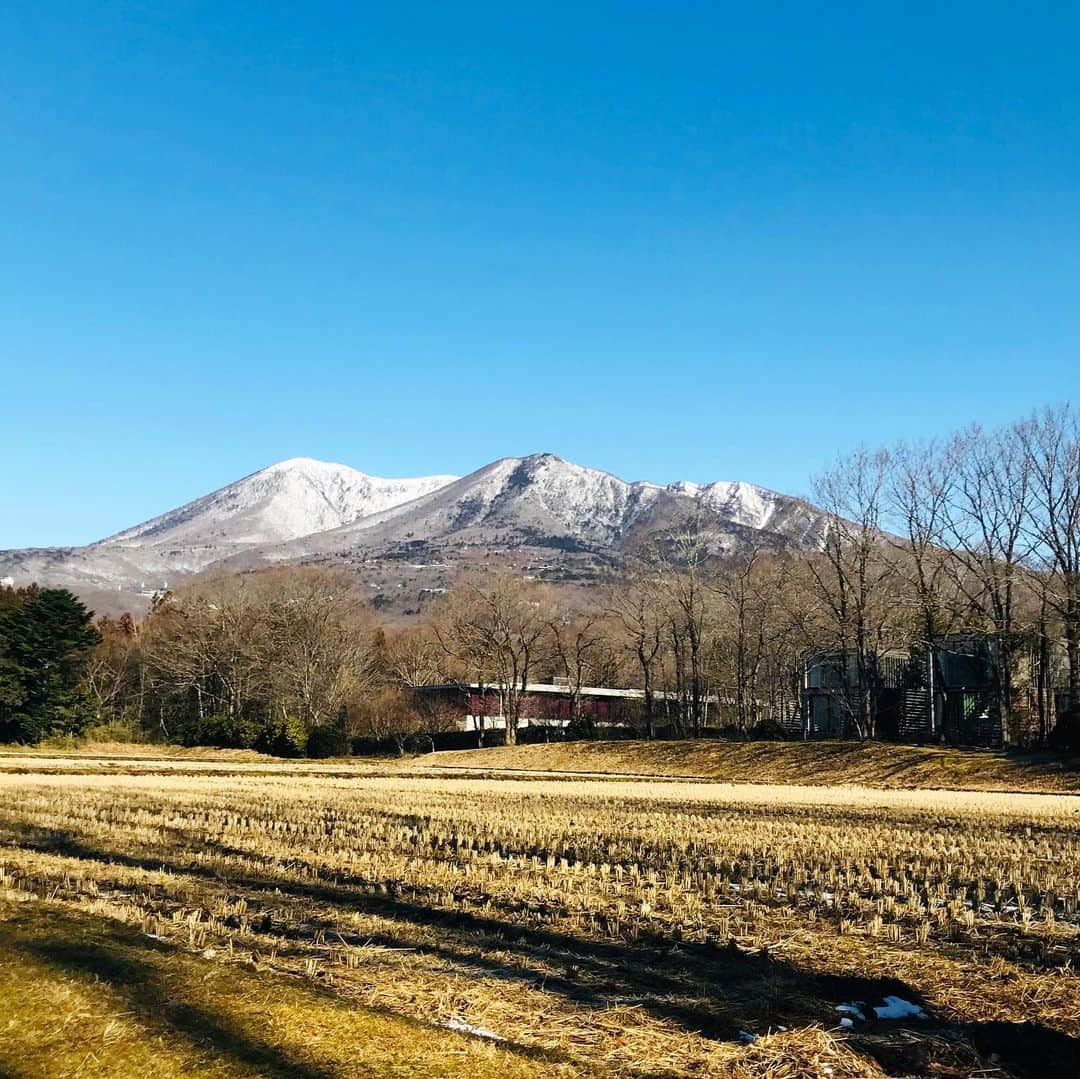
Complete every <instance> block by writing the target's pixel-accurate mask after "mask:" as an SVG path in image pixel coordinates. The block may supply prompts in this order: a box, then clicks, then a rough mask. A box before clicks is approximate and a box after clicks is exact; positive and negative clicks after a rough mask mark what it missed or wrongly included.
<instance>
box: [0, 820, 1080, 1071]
mask: <svg viewBox="0 0 1080 1079" xmlns="http://www.w3.org/2000/svg"><path fill="white" fill-rule="evenodd" d="M19 843H20V845H22V846H24V847H27V848H30V849H35V850H41V851H47V852H50V853H55V854H63V855H65V856H67V857H71V858H76V859H79V860H83V861H87V862H105V863H109V862H111V863H114V864H118V865H122V866H127V867H132V868H138V869H146V870H152V871H157V870H164V871H166V872H169V873H175V874H178V875H187V876H189V877H200V878H204V879H206V880H208V881H213V882H215V883H217V884H218V885H219V886H220V887H222V888H224V889H227V891H228V893H229V894H230V895H231V896H233V897H236V896H238V895H242V896H243V897H244V898H245V899H246V900H247V903H248V912H249V915H250V918H251V925H252V928H253V929H254V930H255V931H256V932H258V933H260V934H263V935H265V936H267V937H268V938H270V939H271V940H273V941H275V942H281V944H282V945H283V946H281V947H279V948H278V951H279V953H280V954H287V951H286V946H284V942H286V941H294V942H296V943H297V944H298V945H310V944H312V943H313V942H314V939H315V937H316V934H317V933H319V932H320V931H321V933H322V934H323V935H325V937H326V938H327V939H331V938H336V939H340V940H341V941H342V942H343V943H344V944H346V945H350V946H361V945H376V946H381V947H386V948H393V949H398V950H405V951H412V952H415V953H417V954H418V955H421V954H422V955H428V956H434V957H437V958H438V959H439V960H442V961H444V962H446V963H450V964H453V965H454V966H455V967H457V968H458V969H463V970H466V971H468V970H473V971H476V972H477V973H478V974H481V975H483V976H485V977H489V978H493V979H497V980H504V981H508V982H509V981H513V982H517V983H521V984H524V985H527V986H529V987H530V988H532V989H535V990H538V991H542V992H545V993H550V994H554V995H557V996H559V997H562V998H564V999H566V1000H568V1001H572V1002H574V1003H575V1004H577V1005H579V1006H581V1007H584V1008H596V1009H605V1008H610V1007H613V1006H617V1005H632V1006H634V1007H637V1008H640V1009H641V1010H642V1011H643V1012H645V1013H647V1014H650V1015H652V1016H654V1017H656V1018H658V1019H662V1020H666V1021H668V1022H673V1023H676V1024H678V1025H680V1026H681V1027H682V1028H684V1029H685V1030H687V1031H688V1032H694V1033H697V1034H701V1035H703V1036H705V1037H708V1038H713V1039H720V1040H737V1039H739V1038H740V1035H741V1032H743V1031H750V1032H752V1033H765V1032H766V1031H767V1030H769V1029H776V1028H777V1027H780V1026H783V1027H787V1028H789V1029H797V1028H799V1027H804V1026H807V1025H809V1024H814V1023H817V1024H821V1025H824V1026H826V1027H835V1026H836V1025H837V1023H838V1019H839V1016H838V1015H837V1013H836V1005H838V1004H841V1003H846V1002H851V1001H860V1002H863V1003H864V1004H866V1005H868V1006H871V1007H872V1005H873V1004H874V1003H875V1002H880V1001H882V999H883V998H884V997H886V996H889V995H893V996H898V997H901V998H903V999H904V1000H907V1001H911V1002H913V1003H918V1004H924V1001H923V1000H922V997H921V996H920V994H919V992H918V991H917V990H916V989H914V988H913V987H912V986H910V985H908V984H906V983H905V982H902V981H900V980H897V979H889V978H860V977H846V976H838V975H829V974H820V973H817V972H814V971H808V970H805V969H802V968H800V967H798V966H796V965H794V964H792V963H789V962H787V961H785V960H779V959H776V958H774V957H772V956H770V955H768V954H767V953H764V952H761V953H747V952H745V951H743V950H742V949H740V948H739V947H738V946H737V945H736V944H735V942H734V941H731V942H729V943H728V944H727V945H716V944H702V943H696V942H687V941H678V940H675V939H672V938H670V937H661V936H653V937H648V938H646V937H642V938H640V939H639V940H638V941H636V942H634V943H633V944H621V943H614V942H610V941H604V940H596V939H592V938H589V937H584V936H577V935H573V934H570V933H566V932H561V931H558V930H556V929H553V928H547V927H545V926H543V925H535V924H530V925H524V924H520V923H519V922H517V921H515V920H514V918H515V916H519V915H520V914H522V913H523V911H524V907H523V906H522V907H507V908H504V909H502V910H500V911H495V912H491V913H489V912H488V910H484V911H482V912H477V911H475V910H447V909H443V908H441V907H438V906H435V905H434V903H435V902H437V899H436V896H437V895H438V894H439V890H437V889H434V888H433V889H424V888H420V887H414V886H410V887H409V888H408V889H396V888H395V887H394V886H393V884H389V885H387V884H386V883H385V882H380V881H372V880H366V879H363V878H358V877H352V876H349V875H347V874H338V875H337V878H336V880H335V881H333V882H326V881H314V880H313V881H304V880H300V881H298V880H295V879H290V878H289V877H285V876H278V875H275V874H272V873H267V874H259V873H252V872H250V871H241V872H236V873H234V872H231V867H228V866H222V865H221V864H220V863H219V864H217V865H216V866H210V865H205V864H202V863H196V862H192V863H190V864H186V863H185V862H184V861H183V859H182V858H181V859H176V857H175V852H170V857H161V856H157V855H153V854H146V855H136V854H126V853H121V852H117V851H110V850H105V849H99V848H96V847H94V846H92V845H89V844H87V843H86V842H85V841H84V840H82V839H80V838H78V837H76V836H75V835H73V834H71V833H69V832H66V831H63V830H49V829H37V830H34V829H24V830H23V832H22V834H21V835H20V837H19ZM208 846H209V847H210V848H211V849H214V848H215V844H214V843H213V842H212V841H211V843H210V844H208ZM216 853H218V854H221V855H223V856H225V857H229V856H237V857H241V858H243V857H250V856H249V855H248V853H247V852H245V851H242V850H237V849H234V848H231V847H224V846H222V848H221V849H220V850H217V851H216ZM380 889H381V890H380ZM428 898H430V899H431V904H432V905H429V904H428V903H427V902H425V900H426V899H428ZM312 904H315V905H318V906H319V907H322V908H323V909H322V910H321V911H316V910H313V909H312ZM290 908H292V912H293V913H294V914H295V915H296V917H294V918H289V917H283V916H282V912H284V911H286V910H289V909H290ZM326 908H339V909H341V910H342V911H343V912H348V913H349V914H352V913H355V912H357V911H361V912H364V913H366V914H370V915H373V916H376V917H379V918H381V919H384V920H386V921H387V922H388V923H391V925H392V926H393V928H388V929H386V930H383V931H381V932H365V933H363V934H357V933H356V932H354V931H351V930H350V929H349V928H348V924H347V921H346V919H344V918H341V919H336V918H335V917H334V916H333V911H332V909H331V910H327V909H326ZM533 913H534V915H535V913H536V912H533ZM399 927H400V928H399ZM428 929H435V930H437V931H438V933H437V942H435V943H433V942H432V941H431V939H430V936H422V935H417V933H415V932H413V931H415V930H428ZM39 954H40V955H41V956H42V957H43V958H46V959H48V960H49V961H50V962H53V963H55V964H57V965H63V966H67V967H68V968H69V969H82V970H85V971H87V972H89V973H96V974H98V975H99V976H101V977H103V978H106V979H107V980H109V981H110V982H111V983H115V984H116V986H117V988H120V989H122V990H124V991H125V992H128V993H129V994H131V995H132V997H133V1000H132V1003H133V1006H135V1007H138V1008H140V1009H143V1010H144V1011H145V1014H146V1015H147V1016H149V1017H154V1016H157V1017H162V1018H164V1019H166V1020H167V1021H168V1022H170V1023H171V1024H173V1025H174V1026H176V1027H177V1028H178V1029H184V1030H187V1031H189V1032H190V1033H191V1035H192V1036H193V1037H200V1038H202V1039H204V1040H206V1039H208V1040H210V1041H211V1042H212V1043H213V1044H214V1045H216V1046H218V1047H220V1048H222V1049H226V1047H227V1046H231V1047H232V1048H231V1049H228V1050H227V1051H229V1052H231V1053H233V1054H234V1055H236V1056H237V1059H241V1060H244V1061H245V1062H255V1063H260V1062H261V1061H262V1059H263V1057H262V1055H261V1054H266V1053H271V1054H272V1053H273V1050H271V1049H269V1047H268V1046H266V1045H265V1044H263V1043H261V1042H259V1041H258V1040H252V1039H251V1038H250V1037H249V1036H248V1035H247V1034H245V1033H243V1032H240V1031H235V1030H233V1029H231V1028H230V1027H228V1025H227V1024H224V1023H223V1022H222V1021H221V1019H220V1018H219V1017H216V1016H212V1015H208V1014H204V1013H201V1012H199V1011H198V1009H190V1008H186V1007H185V1006H184V1005H183V1003H182V1002H180V1003H178V1002H176V1001H174V1000H171V999H170V998H169V997H168V995H167V994H166V993H165V992H164V990H163V988H162V987H161V986H160V985H158V984H156V983H155V982H154V980H153V978H148V977H146V976H145V972H143V973H142V974H140V971H139V970H138V969H130V968H129V966H128V965H126V963H127V961H117V960H115V959H114V958H110V957H109V956H108V955H107V954H100V952H95V951H93V950H91V951H90V952H87V951H86V950H84V949H81V948H76V947H73V946H72V947H69V946H66V945H63V944H50V945H49V946H48V947H47V948H42V950H41V951H40V952H39ZM927 1010H929V1009H927ZM866 1012H867V1014H868V1015H872V1014H873V1013H872V1012H871V1011H869V1010H866ZM850 1043H851V1044H852V1045H853V1047H855V1048H857V1049H858V1050H860V1051H861V1052H863V1053H865V1054H866V1055H868V1056H871V1057H873V1058H874V1059H876V1060H877V1061H878V1063H879V1064H880V1065H881V1066H882V1067H883V1068H884V1069H885V1071H886V1072H887V1073H888V1074H890V1075H911V1074H928V1073H935V1072H937V1073H944V1074H954V1075H957V1074H971V1073H973V1072H974V1071H978V1070H983V1069H987V1070H989V1071H991V1072H993V1071H994V1069H995V1068H997V1069H1005V1070H1006V1072H1007V1073H1008V1074H1011V1075H1014V1076H1017V1077H1019V1079H1036V1077H1047V1079H1057V1077H1063V1079H1064V1077H1066V1076H1067V1077H1069V1079H1072V1077H1073V1076H1075V1075H1076V1074H1077V1073H1076V1061H1077V1060H1078V1059H1080V1039H1077V1038H1073V1037H1070V1036H1068V1035H1065V1034H1062V1033H1059V1032H1057V1031H1055V1030H1052V1029H1050V1028H1048V1027H1046V1026H1043V1025H1041V1024H1038V1023H1002V1022H993V1023H969V1024H960V1023H947V1022H944V1021H938V1020H936V1019H933V1018H931V1019H928V1020H926V1021H911V1022H903V1021H876V1020H873V1019H871V1021H869V1022H866V1023H859V1024H858V1025H857V1028H856V1029H855V1030H853V1031H851V1032H850ZM507 1048H510V1049H512V1050H514V1049H521V1050H523V1051H524V1052H525V1053H526V1055H537V1053H536V1051H535V1050H530V1049H529V1048H528V1047H525V1046H520V1047H518V1046H512V1045H508V1046H507ZM267 1059H270V1058H267ZM563 1059H565V1058H563ZM271 1065H272V1066H271ZM264 1066H266V1067H270V1070H268V1071H267V1072H266V1074H268V1075H271V1076H274V1077H280V1079H284V1076H286V1075H292V1076H299V1077H300V1079H317V1077H318V1079H321V1077H322V1075H323V1073H321V1072H319V1071H318V1070H313V1069H310V1068H308V1069H306V1070H305V1068H304V1067H303V1066H302V1065H301V1066H296V1065H294V1064H292V1063H291V1062H286V1061H280V1060H279V1061H277V1062H276V1063H275V1062H274V1061H273V1060H272V1059H271V1064H270V1065H264ZM948 1067H952V1068H957V1067H959V1068H961V1069H963V1070H959V1071H956V1070H954V1071H952V1072H951V1073H950V1072H949V1071H948V1070H947V1068H948Z"/></svg>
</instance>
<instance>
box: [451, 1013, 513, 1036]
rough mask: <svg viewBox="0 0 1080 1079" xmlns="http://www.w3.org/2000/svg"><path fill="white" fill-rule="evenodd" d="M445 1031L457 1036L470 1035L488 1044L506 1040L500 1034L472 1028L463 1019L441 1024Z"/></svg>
mask: <svg viewBox="0 0 1080 1079" xmlns="http://www.w3.org/2000/svg"><path fill="white" fill-rule="evenodd" d="M442 1025H443V1026H444V1027H445V1028H446V1029H447V1030H453V1031H456V1032H457V1033H458V1034H471V1035H472V1036H473V1037H474V1038H486V1039H487V1040H488V1041H489V1042H504V1041H506V1039H505V1038H504V1037H503V1036H502V1035H501V1034H496V1033H495V1031H493V1030H488V1029H487V1028H486V1027H474V1026H473V1025H472V1024H471V1023H466V1022H465V1020H464V1019H458V1018H456V1017H455V1018H453V1019H451V1020H449V1022H446V1023H443V1024H442Z"/></svg>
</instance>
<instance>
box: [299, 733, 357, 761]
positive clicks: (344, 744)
mask: <svg viewBox="0 0 1080 1079" xmlns="http://www.w3.org/2000/svg"><path fill="white" fill-rule="evenodd" d="M348 753H349V736H348V735H347V734H346V733H345V731H344V730H343V729H342V728H341V727H339V726H329V727H312V728H311V731H310V732H309V734H308V736H307V755H308V756H309V757H345V756H347V755H348Z"/></svg>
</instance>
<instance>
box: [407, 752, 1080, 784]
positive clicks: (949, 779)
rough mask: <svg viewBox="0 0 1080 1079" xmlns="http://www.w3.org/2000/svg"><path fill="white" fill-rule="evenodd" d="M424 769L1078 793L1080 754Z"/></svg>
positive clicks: (525, 758)
mask: <svg viewBox="0 0 1080 1079" xmlns="http://www.w3.org/2000/svg"><path fill="white" fill-rule="evenodd" d="M422 760H423V761H424V762H425V763H426V764H431V765H436V766H441V767H450V768H460V767H464V768H470V769H485V770H491V769H524V770H528V771H552V772H570V773H586V774H594V775H636V776H663V777H671V778H682V779H708V780H716V781H721V782H729V783H793V784H813V785H816V786H835V785H838V784H839V785H848V786H861V787H877V788H886V789H894V788H902V789H946V790H1002V791H1080V758H1076V757H1066V756H1062V755H1060V754H1054V753H1050V752H1031V753H1005V752H1000V751H991V750H961V749H942V748H936V747H927V746H897V745H888V744H885V743H881V742H875V743H858V742H714V741H682V742H566V743H555V744H551V745H532V746H508V747H501V746H500V747H492V748H490V749H483V750H459V751H457V752H453V753H436V754H433V755H431V756H428V757H424V758H422Z"/></svg>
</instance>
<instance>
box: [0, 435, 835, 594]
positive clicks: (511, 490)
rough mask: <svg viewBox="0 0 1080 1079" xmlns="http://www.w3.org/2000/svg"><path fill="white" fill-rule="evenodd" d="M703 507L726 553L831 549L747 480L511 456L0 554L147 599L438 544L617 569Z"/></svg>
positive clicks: (312, 475) (287, 485)
mask: <svg viewBox="0 0 1080 1079" xmlns="http://www.w3.org/2000/svg"><path fill="white" fill-rule="evenodd" d="M695 504H696V505H698V506H700V507H704V508H705V509H706V510H707V511H708V512H709V516H710V517H711V518H712V522H713V525H714V527H715V528H716V529H717V531H718V533H719V534H720V535H722V537H723V541H722V542H720V544H719V547H718V549H722V550H729V551H730V550H737V549H741V548H743V547H746V546H748V545H749V546H754V545H757V544H768V545H775V544H776V543H777V542H786V543H791V544H794V545H796V546H814V545H817V544H818V543H820V538H821V535H822V530H823V514H822V513H821V511H820V510H817V509H815V508H814V507H813V506H810V505H809V504H807V503H806V502H803V501H802V500H800V499H797V498H792V497H790V496H788V495H781V494H777V493H776V492H773V491H769V490H766V489H765V488H763V487H757V486H754V485H753V484H749V483H710V484H696V483H687V482H681V483H673V484H669V485H668V486H666V487H662V486H659V485H657V484H655V483H645V482H635V483H627V482H626V481H624V480H621V479H619V478H618V477H616V476H612V475H611V474H610V473H607V472H602V471H600V470H598V469H593V468H585V467H582V466H581V465H575V464H572V463H571V462H569V461H564V460H562V459H561V458H559V457H555V456H554V455H552V454H550V453H538V454H533V455H531V456H528V457H504V458H501V459H500V460H497V461H494V462H492V463H491V464H489V465H485V466H484V467H483V468H480V469H478V470H477V471H475V472H473V473H471V474H470V475H468V476H464V477H462V478H460V479H459V478H456V477H454V476H424V477H419V478H415V479H381V478H379V477H376V476H369V475H366V474H365V473H363V472H358V471H357V470H355V469H353V468H349V467H347V466H346V465H339V464H328V463H326V462H322V461H315V460H312V459H310V458H303V457H301V458H294V459H292V460H289V461H282V462H280V463H279V464H276V465H271V466H270V467H269V468H265V469H263V470H262V471H260V472H256V473H254V474H253V475H251V476H247V477H245V478H244V479H241V480H238V481H237V482H235V483H231V484H229V485H228V486H226V487H223V488H221V489H220V490H218V491H214V492H213V493H211V494H208V495H206V496H204V497H203V498H199V499H196V500H195V501H193V502H189V503H188V504H187V505H184V506H181V507H179V508H178V509H175V510H172V511H170V512H169V513H165V514H162V515H161V516H159V517H155V518H153V519H152V520H149V521H146V522H144V523H143V524H140V525H136V526H135V527H133V528H129V529H127V530H125V531H123V532H119V533H117V534H116V535H114V536H110V537H109V538H108V539H104V540H100V541H99V542H97V543H94V544H91V545H90V546H88V547H75V548H46V549H36V550H23V551H0V576H4V575H11V576H13V577H14V578H15V579H16V582H17V583H18V584H26V583H29V582H30V581H33V580H36V581H38V582H40V583H42V584H53V585H62V586H67V587H73V588H77V589H80V590H82V591H84V592H91V591H98V592H102V591H110V590H111V591H113V592H115V591H117V590H119V591H122V592H124V593H125V594H128V595H135V596H142V597H146V596H148V595H149V594H151V593H152V592H153V591H155V590H159V589H161V588H162V587H164V586H165V585H166V584H175V583H176V581H177V580H178V579H179V578H181V577H183V576H185V575H188V574H192V573H197V572H199V571H201V570H204V569H206V568H208V567H212V566H221V567H222V568H225V569H239V568H245V567H252V566H257V565H259V564H265V563H274V562H289V561H302V560H307V559H314V560H317V561H329V562H334V561H342V560H344V561H349V562H355V561H356V560H357V559H359V560H361V561H364V562H365V563H367V562H371V561H372V560H374V561H379V560H384V561H386V564H391V563H393V562H394V561H395V560H398V561H399V562H400V560H401V559H402V558H403V556H408V555H409V553H410V552H412V551H414V550H415V549H416V548H417V545H427V544H432V545H434V546H437V547H438V548H439V549H440V550H441V551H444V552H446V554H448V555H451V554H453V553H454V552H455V551H456V552H458V553H463V552H465V551H472V552H477V551H480V552H484V551H489V552H497V551H513V550H515V549H518V548H520V547H536V546H540V547H546V548H549V549H552V550H553V551H555V552H558V551H563V552H578V553H587V554H588V555H589V557H593V556H594V555H599V556H601V557H603V558H604V559H605V560H610V559H612V558H614V559H615V560H617V559H618V558H619V557H621V555H620V551H621V550H622V549H623V545H624V544H627V543H629V544H633V543H634V542H636V541H637V540H638V539H639V538H641V537H644V536H648V535H651V534H654V533H663V532H664V530H665V529H668V528H670V527H671V526H672V524H673V522H676V521H678V520H679V519H680V517H681V516H682V515H684V514H685V513H687V512H689V511H691V510H692V509H693V507H694V506H695ZM553 557H554V556H553Z"/></svg>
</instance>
